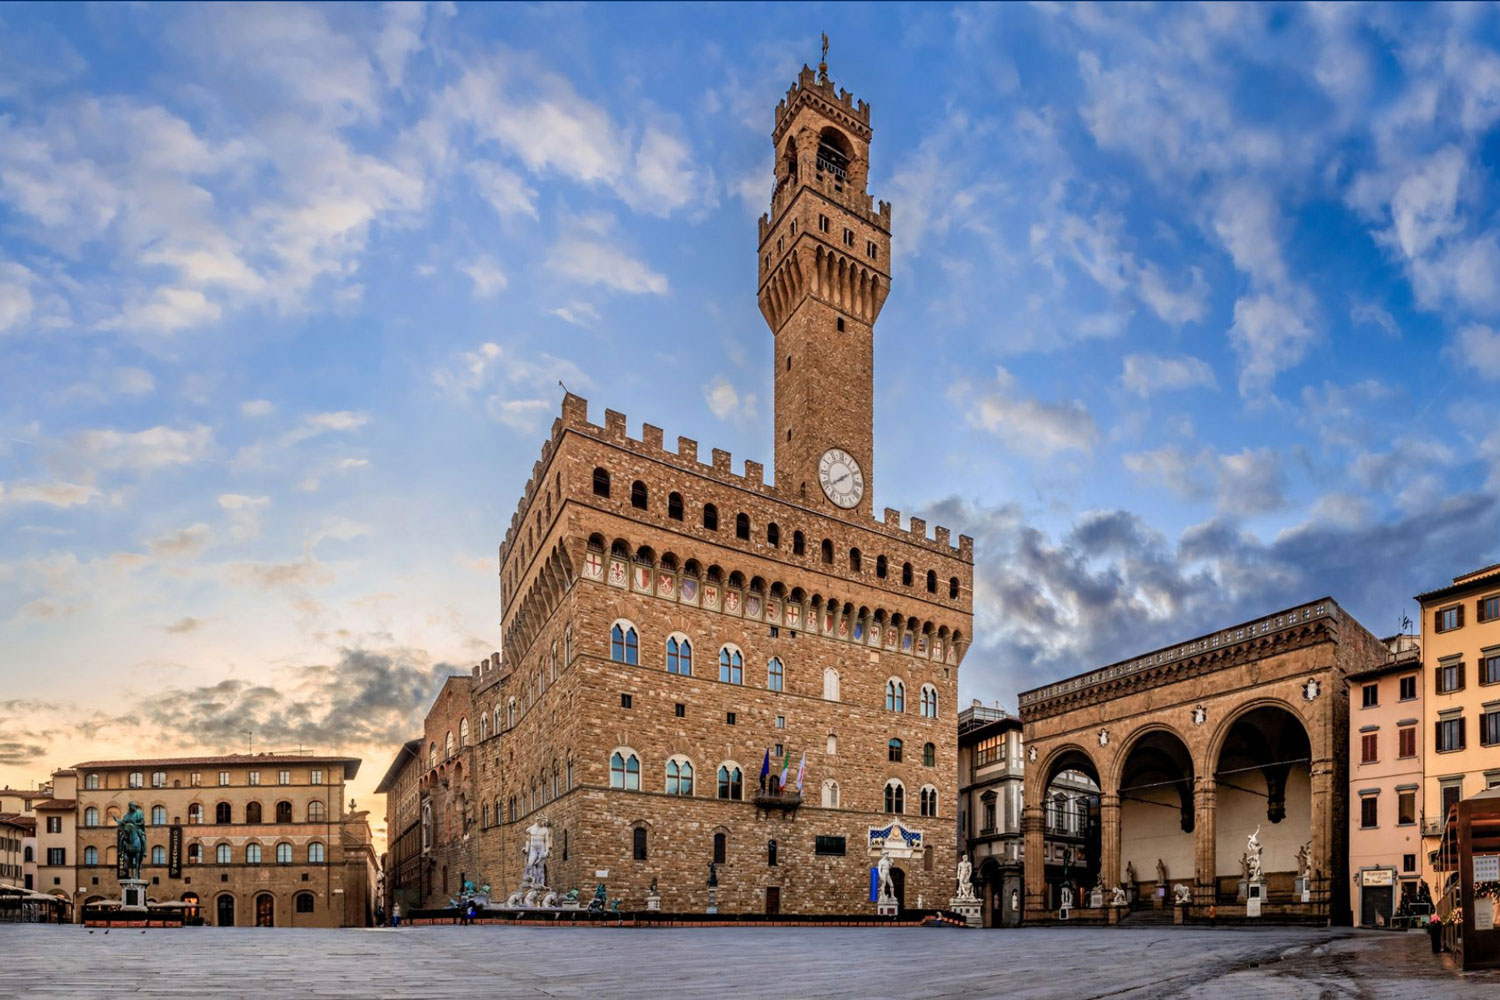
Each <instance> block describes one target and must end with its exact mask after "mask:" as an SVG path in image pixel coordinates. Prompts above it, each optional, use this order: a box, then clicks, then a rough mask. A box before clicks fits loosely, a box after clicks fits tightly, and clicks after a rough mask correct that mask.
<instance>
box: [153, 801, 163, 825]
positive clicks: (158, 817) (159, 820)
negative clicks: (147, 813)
mask: <svg viewBox="0 0 1500 1000" xmlns="http://www.w3.org/2000/svg"><path fill="white" fill-rule="evenodd" d="M151 825H152V826H166V825H167V807H166V806H152V807H151Z"/></svg>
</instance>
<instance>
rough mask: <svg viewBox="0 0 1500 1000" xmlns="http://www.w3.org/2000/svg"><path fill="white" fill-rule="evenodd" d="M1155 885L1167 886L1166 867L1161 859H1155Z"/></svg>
mask: <svg viewBox="0 0 1500 1000" xmlns="http://www.w3.org/2000/svg"><path fill="white" fill-rule="evenodd" d="M1156 884H1157V886H1165V885H1166V884H1167V865H1166V862H1164V861H1162V859H1161V858H1157V859H1156Z"/></svg>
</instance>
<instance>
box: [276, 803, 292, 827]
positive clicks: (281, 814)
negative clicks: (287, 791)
mask: <svg viewBox="0 0 1500 1000" xmlns="http://www.w3.org/2000/svg"><path fill="white" fill-rule="evenodd" d="M291 821H292V804H291V803H290V802H287V801H285V800H283V801H281V802H278V803H276V822H278V823H290V822H291Z"/></svg>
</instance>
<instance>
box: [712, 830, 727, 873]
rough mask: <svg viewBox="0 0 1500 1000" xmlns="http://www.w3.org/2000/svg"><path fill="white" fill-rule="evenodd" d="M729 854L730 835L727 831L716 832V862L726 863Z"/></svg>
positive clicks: (718, 863) (719, 863) (717, 863)
mask: <svg viewBox="0 0 1500 1000" xmlns="http://www.w3.org/2000/svg"><path fill="white" fill-rule="evenodd" d="M728 856H729V835H728V834H727V833H716V834H714V864H716V865H722V864H724V859H725V858H727V857H728Z"/></svg>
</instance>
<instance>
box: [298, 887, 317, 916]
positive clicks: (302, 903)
mask: <svg viewBox="0 0 1500 1000" xmlns="http://www.w3.org/2000/svg"><path fill="white" fill-rule="evenodd" d="M313 906H314V903H313V894H312V893H310V892H299V893H297V912H298V913H311V912H313Z"/></svg>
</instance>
